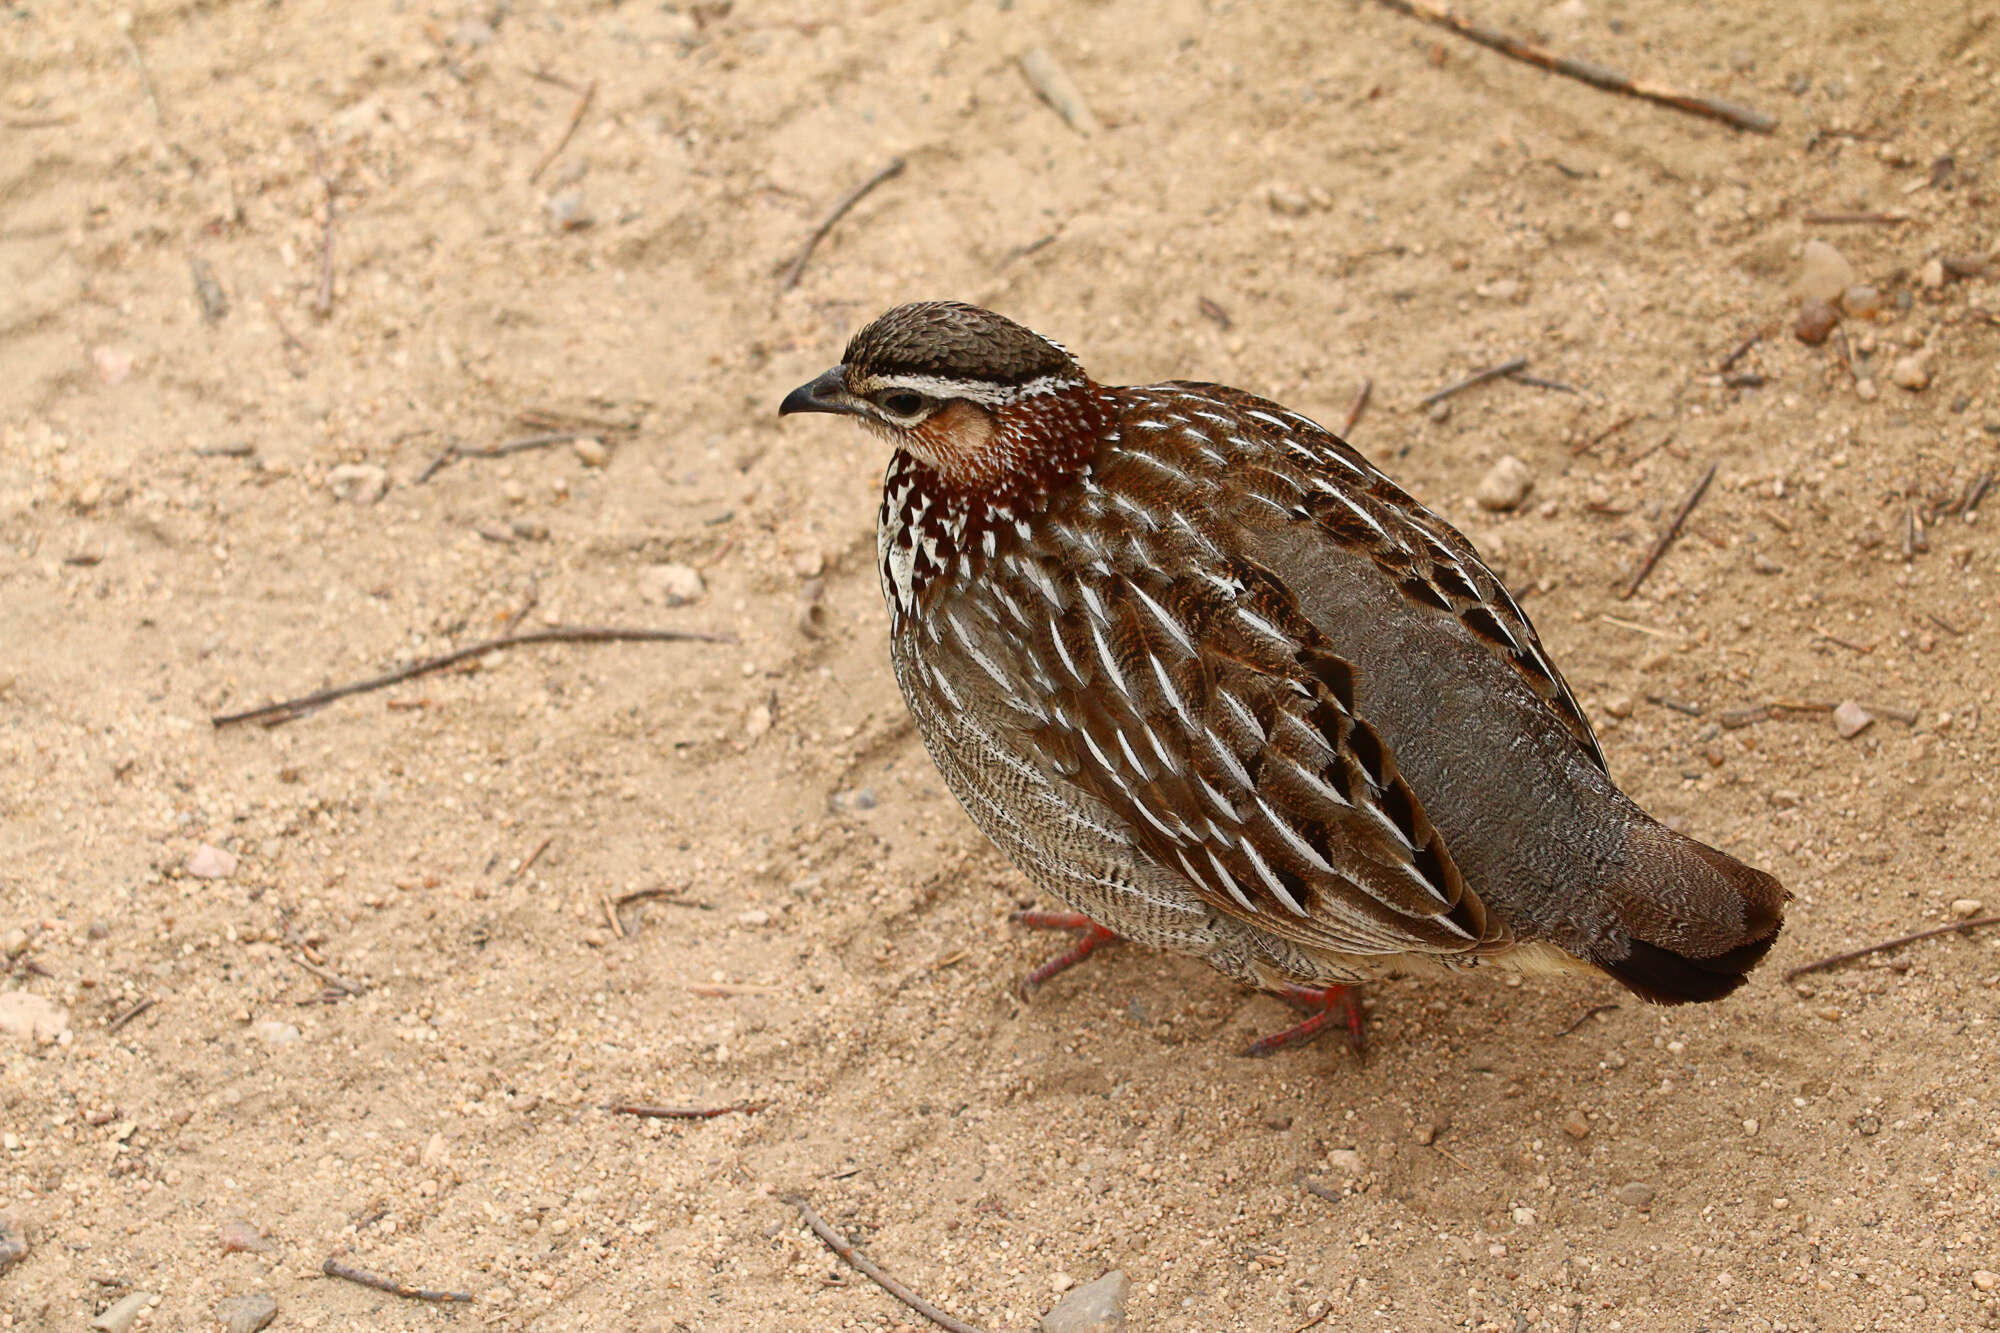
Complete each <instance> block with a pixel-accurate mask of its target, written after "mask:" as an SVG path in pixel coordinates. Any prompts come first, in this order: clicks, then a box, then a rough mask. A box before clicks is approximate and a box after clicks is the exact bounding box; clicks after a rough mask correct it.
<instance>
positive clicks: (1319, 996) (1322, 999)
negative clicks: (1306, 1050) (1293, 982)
mask: <svg viewBox="0 0 2000 1333" xmlns="http://www.w3.org/2000/svg"><path fill="white" fill-rule="evenodd" d="M1276 994H1277V996H1278V998H1279V999H1281V1000H1283V1001H1285V1002H1286V1003H1287V1004H1290V1005H1293V1006H1295V1007H1297V1008H1300V1009H1304V1010H1306V1011H1307V1012H1308V1013H1309V1014H1310V1015H1311V1016H1310V1017H1309V1018H1307V1019H1306V1020H1305V1021H1304V1022H1303V1023H1297V1024H1294V1025H1293V1026H1291V1027H1288V1028H1286V1029H1285V1030H1284V1031H1283V1032H1273V1033H1272V1034H1271V1035H1270V1036H1268V1037H1264V1038H1262V1039H1260V1040H1258V1041H1254V1042H1252V1043H1250V1046H1249V1047H1248V1049H1246V1050H1245V1051H1244V1052H1243V1054H1245V1055H1247V1056H1252V1057H1256V1056H1265V1055H1269V1054H1271V1053H1272V1052H1273V1051H1279V1050H1283V1049H1284V1048H1285V1047H1287V1046H1302V1045H1304V1044H1305V1043H1306V1042H1309V1041H1311V1040H1312V1039H1313V1038H1314V1037H1317V1036H1318V1035H1319V1034H1320V1033H1321V1032H1322V1031H1323V1030H1325V1028H1326V1026H1327V1025H1328V1024H1329V1023H1331V1022H1332V1021H1333V1018H1334V1015H1335V1014H1336V1013H1338V1014H1339V1015H1340V1016H1341V1017H1343V1018H1345V1019H1346V1021H1347V1040H1348V1042H1349V1044H1350V1045H1352V1046H1353V1047H1354V1052H1355V1054H1356V1055H1359V1054H1361V1053H1362V1051H1363V1050H1365V1049H1366V1047H1367V1042H1366V1040H1365V1039H1364V1038H1363V1036H1362V1031H1361V992H1360V990H1359V988H1357V987H1354V986H1290V985H1288V986H1286V987H1285V988H1284V989H1283V990H1281V991H1278V992H1276Z"/></svg>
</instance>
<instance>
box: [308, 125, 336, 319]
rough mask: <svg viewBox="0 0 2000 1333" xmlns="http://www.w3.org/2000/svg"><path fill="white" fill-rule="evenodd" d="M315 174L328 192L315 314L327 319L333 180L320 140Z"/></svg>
mask: <svg viewBox="0 0 2000 1333" xmlns="http://www.w3.org/2000/svg"><path fill="white" fill-rule="evenodd" d="M313 173H314V174H315V175H317V176H318V177H319V183H320V186H321V187H322V188H323V189H325V191H326V221H325V223H323V224H322V225H321V227H320V230H319V294H318V295H317V296H315V297H314V298H313V313H314V314H316V315H318V316H319V317H320V318H321V319H325V318H326V317H327V316H328V315H331V314H332V313H333V219H334V208H333V178H332V177H331V176H328V175H327V174H326V158H325V156H324V155H323V154H322V153H321V152H320V147H319V139H318V137H317V136H315V137H314V139H313Z"/></svg>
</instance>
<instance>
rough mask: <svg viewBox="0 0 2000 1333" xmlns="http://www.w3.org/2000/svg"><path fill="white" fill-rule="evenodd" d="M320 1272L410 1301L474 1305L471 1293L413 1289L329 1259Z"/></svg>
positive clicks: (429, 1288)
mask: <svg viewBox="0 0 2000 1333" xmlns="http://www.w3.org/2000/svg"><path fill="white" fill-rule="evenodd" d="M319 1271H320V1272H322V1273H324V1274H326V1275H327V1276H328V1277H337V1278H343V1279H345V1280H346V1281H348V1282H353V1283H357V1284H359V1285H360V1286H364V1287H370V1288H373V1289H374V1290H376V1291H386V1292H388V1293H389V1294H390V1295H391V1296H401V1297H402V1298H403V1299H404V1300H408V1301H431V1302H434V1303H436V1304H439V1305H470V1304H472V1293H471V1292H469V1291H438V1290H436V1289H434V1288H431V1287H412V1286H410V1285H409V1284H407V1283H403V1282H392V1281H390V1280H389V1279H388V1278H386V1277H376V1276H375V1275H374V1274H373V1273H367V1272H363V1271H362V1270H361V1269H359V1268H354V1267H352V1266H350V1265H348V1264H344V1263H342V1262H340V1260H338V1259H328V1260H327V1261H326V1262H325V1263H323V1264H321V1265H320V1266H319Z"/></svg>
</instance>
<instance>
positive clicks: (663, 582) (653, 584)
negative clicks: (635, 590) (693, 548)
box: [639, 565, 708, 606]
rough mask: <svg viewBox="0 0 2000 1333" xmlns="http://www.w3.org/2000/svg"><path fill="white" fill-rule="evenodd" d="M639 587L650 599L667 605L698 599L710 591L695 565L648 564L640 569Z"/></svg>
mask: <svg viewBox="0 0 2000 1333" xmlns="http://www.w3.org/2000/svg"><path fill="white" fill-rule="evenodd" d="M639 587H640V590H641V591H642V592H644V593H645V595H646V597H647V598H648V600H651V601H655V602H661V603H664V604H665V605H667V606H683V605H686V604H687V603H688V602H692V601H697V600H699V599H700V597H701V595H702V594H703V593H705V592H707V591H708V585H707V584H705V583H703V582H702V578H701V571H700V570H698V569H696V568H695V567H694V566H693V565H647V566H646V567H645V568H644V569H642V570H640V571H639Z"/></svg>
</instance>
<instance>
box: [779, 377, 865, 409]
mask: <svg viewBox="0 0 2000 1333" xmlns="http://www.w3.org/2000/svg"><path fill="white" fill-rule="evenodd" d="M794 412H840V413H844V414H846V415H847V416H851V417H858V416H860V415H861V404H860V403H859V402H857V401H856V400H855V399H854V398H853V397H852V396H851V395H850V394H849V393H848V392H847V369H846V367H844V366H835V367H834V368H833V369H832V370H829V371H827V372H826V373H825V374H824V375H821V376H820V377H819V378H818V379H815V380H813V381H811V382H810V383H806V384H801V385H800V386H799V387H798V388H796V389H794V390H792V391H791V392H790V393H788V394H786V395H785V401H784V402H782V403H779V404H778V415H779V416H781V417H783V416H790V415H791V414H792V413H794Z"/></svg>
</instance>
